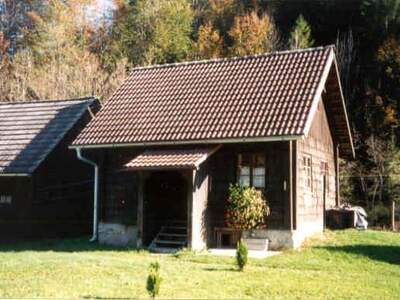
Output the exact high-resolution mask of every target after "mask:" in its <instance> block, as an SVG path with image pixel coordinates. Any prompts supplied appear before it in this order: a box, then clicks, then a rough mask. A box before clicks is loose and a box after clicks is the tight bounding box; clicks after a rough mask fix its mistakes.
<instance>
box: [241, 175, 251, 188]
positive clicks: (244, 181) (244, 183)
mask: <svg viewBox="0 0 400 300" xmlns="http://www.w3.org/2000/svg"><path fill="white" fill-rule="evenodd" d="M239 184H240V185H242V186H249V185H250V176H240V177H239Z"/></svg>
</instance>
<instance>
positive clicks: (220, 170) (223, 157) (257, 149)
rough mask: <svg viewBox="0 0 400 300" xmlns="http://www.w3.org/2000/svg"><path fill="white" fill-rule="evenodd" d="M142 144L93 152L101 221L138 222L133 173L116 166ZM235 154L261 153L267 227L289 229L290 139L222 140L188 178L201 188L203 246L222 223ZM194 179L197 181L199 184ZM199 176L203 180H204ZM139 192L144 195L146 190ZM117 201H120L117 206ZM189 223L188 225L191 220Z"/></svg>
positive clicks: (210, 242) (198, 207)
mask: <svg viewBox="0 0 400 300" xmlns="http://www.w3.org/2000/svg"><path fill="white" fill-rule="evenodd" d="M189 147H193V146H190V145H189V146H181V147H177V146H175V147H162V149H164V150H165V149H168V148H171V149H172V148H173V149H179V148H189ZM144 149H146V150H148V149H149V148H142V147H140V148H139V147H137V148H125V149H108V150H102V151H98V150H97V151H96V154H97V159H96V160H97V161H100V162H101V177H102V179H101V189H100V190H101V191H102V192H101V205H100V206H101V221H103V222H106V223H120V224H125V225H137V218H138V217H137V206H138V187H139V177H138V172H137V171H121V166H123V165H124V164H125V163H126V162H127V161H129V160H131V159H132V158H133V157H135V156H136V155H137V154H138V153H141V152H142V151H143V150H144ZM152 149H153V148H152ZM100 153H101V154H100ZM240 153H263V154H265V157H266V190H265V193H266V198H267V200H268V203H269V205H270V208H271V215H270V217H269V218H268V224H267V227H268V228H270V229H290V216H289V142H287V141H282V142H270V143H243V144H225V145H223V146H222V147H221V149H219V150H218V151H217V152H216V153H214V154H213V155H212V156H211V157H210V158H209V159H208V160H207V161H206V162H205V163H203V164H202V165H201V166H200V169H199V170H198V171H196V172H195V173H196V174H197V176H195V177H194V178H193V180H195V182H194V184H195V185H198V188H201V189H200V191H199V193H200V194H201V196H199V199H201V201H202V203H193V204H194V205H195V207H196V213H197V212H199V211H201V219H202V221H201V223H202V226H204V228H203V229H202V238H205V239H206V240H207V246H214V245H215V241H214V234H213V233H214V228H215V227H224V225H225V224H224V223H225V220H224V214H225V208H226V200H227V197H228V189H229V185H230V184H234V183H236V182H237V163H238V155H239V154H240ZM147 173H151V171H147ZM200 179H201V180H200ZM199 180H200V181H201V182H202V184H200V183H199ZM204 180H205V182H206V184H203V181H204ZM284 182H286V183H284ZM199 184H200V185H199ZM188 192H192V191H188ZM204 195H206V197H205V196H204ZM144 197H145V198H146V195H144ZM121 199H123V201H124V205H120V202H121ZM116 202H118V203H119V204H118V205H116ZM196 217H200V216H196ZM188 225H189V226H191V224H188ZM197 225H198V224H197ZM197 225H196V226H197ZM197 227H198V226H197ZM204 235H205V236H204Z"/></svg>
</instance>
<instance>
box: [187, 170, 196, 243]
mask: <svg viewBox="0 0 400 300" xmlns="http://www.w3.org/2000/svg"><path fill="white" fill-rule="evenodd" d="M195 172H196V171H194V170H193V171H192V170H191V171H189V172H188V175H187V176H185V178H186V179H187V183H188V185H187V239H188V248H189V249H191V248H192V244H193V242H192V240H193V199H194V195H195V192H196V186H195V183H194V180H195Z"/></svg>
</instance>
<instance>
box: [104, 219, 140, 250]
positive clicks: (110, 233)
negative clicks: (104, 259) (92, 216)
mask: <svg viewBox="0 0 400 300" xmlns="http://www.w3.org/2000/svg"><path fill="white" fill-rule="evenodd" d="M99 242H100V243H101V244H107V245H114V246H136V242H137V226H132V225H123V224H117V223H103V222H100V224H99Z"/></svg>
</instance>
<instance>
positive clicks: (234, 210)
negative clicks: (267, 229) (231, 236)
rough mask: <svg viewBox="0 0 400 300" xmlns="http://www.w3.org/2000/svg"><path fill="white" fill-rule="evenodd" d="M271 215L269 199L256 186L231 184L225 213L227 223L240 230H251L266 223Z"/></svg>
mask: <svg viewBox="0 0 400 300" xmlns="http://www.w3.org/2000/svg"><path fill="white" fill-rule="evenodd" d="M268 215H269V207H268V205H267V201H266V199H265V197H264V195H263V193H262V192H261V191H258V190H256V189H255V188H254V187H243V186H240V185H231V186H230V187H229V198H228V206H227V210H226V215H225V221H226V225H227V226H228V227H231V228H235V229H240V230H251V229H255V228H257V227H260V226H261V225H264V224H265V218H266V217H267V216H268Z"/></svg>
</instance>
